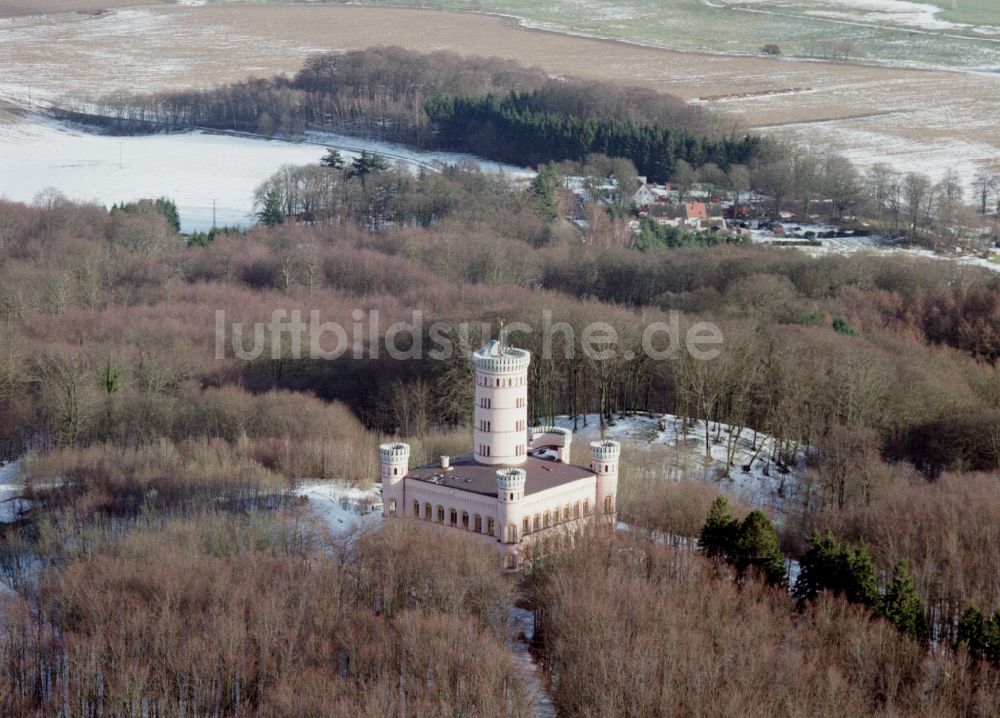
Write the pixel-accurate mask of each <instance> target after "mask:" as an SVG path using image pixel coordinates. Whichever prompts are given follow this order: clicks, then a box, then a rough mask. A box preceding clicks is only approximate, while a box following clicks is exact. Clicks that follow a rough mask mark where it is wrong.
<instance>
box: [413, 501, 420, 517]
mask: <svg viewBox="0 0 1000 718" xmlns="http://www.w3.org/2000/svg"><path fill="white" fill-rule="evenodd" d="M413 518H415V519H419V518H420V502H419V501H414V502H413Z"/></svg>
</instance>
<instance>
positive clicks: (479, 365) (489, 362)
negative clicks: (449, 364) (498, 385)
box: [472, 340, 531, 374]
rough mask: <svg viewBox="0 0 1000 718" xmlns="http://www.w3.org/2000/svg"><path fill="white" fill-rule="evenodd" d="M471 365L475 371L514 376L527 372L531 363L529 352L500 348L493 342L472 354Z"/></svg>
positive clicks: (513, 348)
mask: <svg viewBox="0 0 1000 718" xmlns="http://www.w3.org/2000/svg"><path fill="white" fill-rule="evenodd" d="M472 363H473V364H475V366H476V371H479V372H486V373H487V374H516V373H518V372H522V371H527V369H528V365H529V364H530V363H531V352H529V351H528V350H527V349H517V348H515V347H507V346H502V345H501V344H500V342H498V341H496V340H494V341H491V342H490V343H489V344H487V345H486V346H484V347H483V348H482V349H480V350H479V351H477V352H475V353H473V355H472Z"/></svg>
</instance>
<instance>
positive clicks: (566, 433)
mask: <svg viewBox="0 0 1000 718" xmlns="http://www.w3.org/2000/svg"><path fill="white" fill-rule="evenodd" d="M572 443H573V432H572V431H570V430H569V429H564V428H563V427H561V426H552V425H542V426H533V427H531V449H532V450H535V449H541V448H544V447H548V446H554V447H556V449H557V451H558V452H559V461H562V462H563V463H567V464H568V463H569V452H570V446H571V445H572Z"/></svg>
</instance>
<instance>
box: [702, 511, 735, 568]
mask: <svg viewBox="0 0 1000 718" xmlns="http://www.w3.org/2000/svg"><path fill="white" fill-rule="evenodd" d="M737 528H738V522H737V521H736V519H735V518H733V514H732V512H731V511H730V510H729V501H728V500H727V499H726V497H725V496H717V497H716V498H715V501H713V502H712V507H711V508H710V509H709V510H708V518H707V519H706V520H705V524H704V525H703V526H702V527H701V534H700V535H699V537H698V544H699V546H700V547H701V550H702V551H704V552H705V553H706V554H707V555H708V556H709V557H711V558H724V557H726V556H729V555H732V554H733V552H734V551H735V549H736V530H737Z"/></svg>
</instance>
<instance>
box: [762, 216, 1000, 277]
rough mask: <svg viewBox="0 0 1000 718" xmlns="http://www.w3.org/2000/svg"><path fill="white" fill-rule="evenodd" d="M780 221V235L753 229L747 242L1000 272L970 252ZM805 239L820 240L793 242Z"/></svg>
mask: <svg viewBox="0 0 1000 718" xmlns="http://www.w3.org/2000/svg"><path fill="white" fill-rule="evenodd" d="M780 224H781V226H782V227H783V228H784V230H785V232H784V234H775V233H774V232H773V231H771V230H764V229H755V230H751V241H753V242H754V243H755V244H771V245H776V246H779V247H780V246H781V245H782V244H788V246H793V247H795V248H796V249H798V250H800V251H802V252H805V253H806V254H809V255H812V256H814V257H818V256H822V255H824V254H855V253H857V252H871V253H873V254H902V255H907V256H910V257H921V258H924V259H944V260H951V261H953V262H957V263H958V264H962V265H966V266H971V267H982V268H984V269H989V270H990V271H993V272H1000V264H998V263H996V262H992V261H990V260H989V259H986V258H984V257H980V256H976V255H974V254H962V253H958V254H940V253H938V252H934V251H932V250H929V249H921V248H920V247H912V246H908V245H902V244H897V243H894V242H892V241H891V240H889V239H887V238H885V237H881V236H878V235H870V236H867V237H863V236H847V237H820V236H819V234H820V233H823V232H831V231H836V230H837V227H834V226H832V225H826V224H801V223H794V222H781V223H780ZM807 232H812V233H813V235H814V236H813V237H809V238H806V237H805V235H806V233H807ZM806 239H815V240H816V241H818V242H820V245H819V246H804V245H801V244H796V242H802V241H804V240H806Z"/></svg>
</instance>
